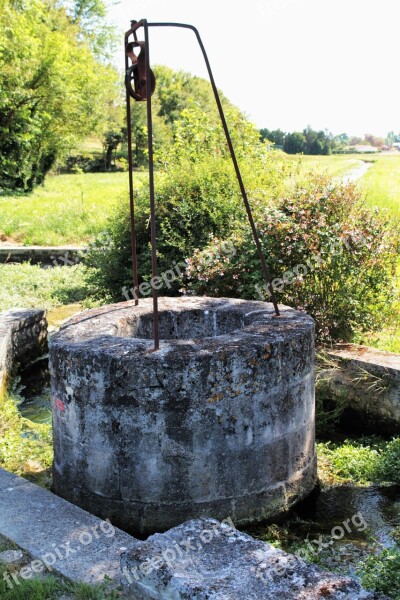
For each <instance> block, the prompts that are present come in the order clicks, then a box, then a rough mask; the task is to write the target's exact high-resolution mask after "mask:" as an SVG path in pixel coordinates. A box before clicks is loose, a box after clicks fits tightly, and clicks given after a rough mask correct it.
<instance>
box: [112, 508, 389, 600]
mask: <svg viewBox="0 0 400 600" xmlns="http://www.w3.org/2000/svg"><path fill="white" fill-rule="evenodd" d="M121 565H122V569H123V572H124V583H123V587H124V592H125V595H126V597H127V598H130V599H131V600H190V599H191V600H267V599H268V600H306V599H307V600H314V599H315V600H316V599H321V598H330V599H332V600H339V599H345V598H346V599H348V600H355V599H363V600H367V599H371V600H372V599H373V598H384V596H382V595H379V594H375V593H373V592H368V591H366V590H363V589H362V588H361V587H360V585H359V584H358V583H357V582H356V581H355V580H354V579H351V578H349V577H343V576H341V575H338V574H333V573H328V572H327V571H323V570H321V569H320V568H318V567H317V566H315V565H311V564H307V563H306V562H304V561H303V560H302V559H301V558H299V557H297V556H294V555H291V554H287V553H285V552H283V551H282V550H278V549H277V548H274V547H273V546H271V545H270V544H267V543H264V542H261V541H258V540H254V539H253V538H252V537H250V536H249V535H247V534H244V533H241V532H239V531H237V530H235V529H234V528H232V527H231V526H230V525H229V524H228V523H219V522H218V521H216V520H214V519H197V520H193V521H188V522H186V523H184V524H183V525H180V526H178V527H175V528H174V529H170V530H169V531H168V532H166V533H164V534H162V535H161V534H155V535H153V536H151V537H150V538H148V539H147V541H145V542H141V543H138V544H137V545H136V546H135V547H134V548H133V549H131V550H130V551H128V552H126V553H124V554H123V555H122V559H121Z"/></svg>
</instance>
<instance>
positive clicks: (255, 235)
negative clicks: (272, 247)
mask: <svg viewBox="0 0 400 600" xmlns="http://www.w3.org/2000/svg"><path fill="white" fill-rule="evenodd" d="M146 26H147V27H180V28H182V29H190V30H191V31H193V32H194V34H195V36H196V38H197V41H198V43H199V46H200V49H201V52H202V54H203V58H204V61H205V63H206V67H207V72H208V76H209V78H210V83H211V87H212V90H213V92H214V98H215V102H216V104H217V108H218V112H219V116H220V119H221V123H222V127H223V129H224V133H225V137H226V141H227V144H228V148H229V152H230V155H231V159H232V162H233V166H234V169H235V173H236V178H237V180H238V184H239V188H240V191H241V194H242V198H243V202H244V205H245V208H246V212H247V217H248V220H249V223H250V227H251V230H252V232H253V238H254V241H255V244H256V247H257V252H258V256H259V258H260V262H261V268H262V272H263V276H264V279H265V282H266V283H267V286H268V288H269V292H270V294H271V300H272V304H273V306H274V309H275V314H276V316H279V314H280V313H279V308H278V303H277V301H276V297H275V294H274V290H273V288H272V285H271V275H270V272H269V269H268V265H267V263H266V260H265V256H264V253H263V250H262V246H261V242H260V238H259V236H258V233H257V228H256V225H255V223H254V218H253V214H252V211H251V207H250V203H249V199H248V197H247V192H246V189H245V187H244V183H243V179H242V175H241V172H240V169H239V165H238V162H237V158H236V154H235V150H234V148H233V144H232V138H231V135H230V133H229V128H228V125H227V122H226V119H225V114H224V110H223V108H222V104H221V99H220V97H219V93H218V89H217V86H216V84H215V80H214V75H213V73H212V70H211V65H210V61H209V60H208V56H207V53H206V49H205V47H204V44H203V42H202V39H201V37H200V33H199V32H198V30H197V29H196V27H194V26H193V25H189V24H186V23H147V25H146Z"/></svg>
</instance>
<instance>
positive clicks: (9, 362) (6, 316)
mask: <svg viewBox="0 0 400 600" xmlns="http://www.w3.org/2000/svg"><path fill="white" fill-rule="evenodd" d="M46 344H47V321H46V311H45V310H41V309H23V308H21V309H18V308H16V309H12V310H8V311H4V312H2V313H0V396H1V393H2V390H3V389H4V387H5V385H6V383H7V381H6V380H7V377H8V375H9V374H10V372H11V371H12V370H13V368H14V365H15V364H16V363H18V362H25V361H29V362H31V361H33V360H34V359H35V358H37V357H38V356H40V355H41V354H42V353H43V352H44V350H45V348H46Z"/></svg>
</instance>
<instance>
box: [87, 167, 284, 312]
mask: <svg viewBox="0 0 400 600" xmlns="http://www.w3.org/2000/svg"><path fill="white" fill-rule="evenodd" d="M242 167H243V173H244V176H245V179H246V182H247V183H248V184H249V185H250V186H252V187H253V188H254V189H256V188H259V190H261V191H260V192H259V196H260V197H263V199H264V198H266V197H267V194H268V193H269V194H272V193H276V190H278V189H282V185H283V183H284V181H285V178H286V177H287V176H288V173H290V170H291V169H292V168H293V167H292V166H290V167H289V169H288V167H287V166H286V165H284V166H282V165H274V164H273V161H272V160H271V159H268V158H263V157H260V158H259V169H258V175H257V177H255V175H254V173H253V172H252V169H253V168H254V161H251V163H250V162H245V161H243V163H242ZM260 180H261V182H262V183H261V185H260ZM267 180H268V182H267ZM266 189H267V190H272V192H271V191H269V192H265V190H266ZM155 195H156V198H155V199H156V212H157V255H158V273H159V274H161V273H163V272H165V271H167V270H170V269H174V268H175V265H177V264H178V265H180V268H179V270H180V271H181V272H182V275H183V273H184V271H185V269H186V266H187V265H186V262H185V259H187V258H188V257H190V256H191V255H192V254H193V252H194V251H195V249H196V248H200V249H201V248H204V247H206V246H207V245H208V244H209V243H210V241H211V240H213V239H214V238H215V237H218V238H228V237H229V236H230V235H231V234H232V232H233V231H237V230H241V229H242V228H243V227H246V226H247V225H246V221H245V218H246V217H245V213H244V209H243V202H242V198H241V196H240V192H239V188H238V184H237V181H236V178H235V175H234V172H233V167H232V164H231V162H230V160H228V159H226V158H224V157H221V156H207V157H201V158H199V159H196V160H193V161H192V160H190V159H184V158H180V159H179V160H176V161H175V162H174V163H173V164H171V165H169V166H168V169H167V170H166V171H159V172H157V173H156V177H155ZM267 201H268V200H267ZM135 220H136V236H137V250H138V268H139V273H140V281H147V280H149V279H150V278H151V254H150V253H151V244H150V222H149V188H148V185H143V186H142V187H140V188H139V189H138V190H137V191H136V193H135ZM86 262H87V264H89V265H90V266H91V267H93V268H94V269H95V271H94V277H93V283H95V284H96V286H97V288H98V292H99V294H101V295H102V297H104V296H105V295H108V296H109V297H110V298H112V299H114V300H122V299H123V294H122V289H123V287H124V286H125V287H126V288H127V289H128V290H129V289H131V288H132V258H131V240H130V219H129V204H128V201H126V202H125V203H124V204H122V205H120V206H119V208H118V209H117V211H116V212H115V214H114V215H113V216H112V217H111V219H110V221H109V226H108V229H107V231H106V232H104V233H103V234H102V235H100V236H99V237H98V238H97V240H96V241H95V242H94V243H93V244H92V245H91V247H90V251H89V253H88V255H87V257H86ZM176 272H177V271H176ZM181 286H182V278H177V279H176V280H175V281H174V282H172V283H171V284H170V287H168V286H166V285H163V287H162V288H160V290H159V293H160V294H165V295H176V294H177V293H178V292H179V289H180V288H181Z"/></svg>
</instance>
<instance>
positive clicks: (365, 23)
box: [109, 0, 400, 136]
mask: <svg viewBox="0 0 400 600" xmlns="http://www.w3.org/2000/svg"><path fill="white" fill-rule="evenodd" d="M117 2H118V0H117ZM109 18H110V20H111V21H113V22H114V23H115V24H116V25H117V26H118V28H119V29H120V31H121V33H122V32H123V31H125V30H127V29H129V24H130V20H131V19H135V20H139V19H141V18H146V19H147V20H148V21H149V22H152V21H153V22H154V21H178V22H184V23H185V22H186V23H190V24H192V25H195V26H196V27H197V28H198V29H199V31H200V35H201V37H202V39H203V43H204V45H205V48H206V51H207V53H208V57H209V60H210V63H211V67H212V70H213V72H214V78H215V81H216V83H217V86H218V88H219V89H221V90H222V91H223V92H224V94H225V95H226V96H227V97H228V98H229V99H230V100H231V102H233V103H234V104H235V105H236V106H238V107H239V108H240V109H241V110H242V111H244V112H245V113H246V114H247V116H248V117H249V118H250V119H251V120H252V121H253V122H254V123H255V124H256V125H257V127H259V128H261V127H266V128H267V129H278V128H280V129H283V130H284V131H295V130H296V131H301V130H303V129H304V127H306V126H307V125H311V127H312V128H313V129H318V130H319V129H328V130H329V131H331V132H332V133H334V134H340V133H343V132H346V133H348V134H350V135H359V136H362V135H363V134H365V133H372V134H374V135H379V136H386V134H387V133H388V132H389V131H395V132H396V133H397V132H399V131H400V114H399V103H400V77H399V62H400V61H399V54H400V35H399V31H398V24H399V22H400V2H399V0H247V1H243V0H242V1H241V2H238V1H237V0H232V1H229V0H202V1H201V2H195V1H191V0H168V1H165V0H120V1H119V2H118V3H117V4H113V5H112V6H111V7H110V8H109ZM149 41H150V61H151V63H152V64H164V65H167V66H169V67H171V68H173V69H176V70H179V69H182V70H184V71H188V72H190V73H193V74H195V75H198V76H200V77H204V78H207V72H206V70H205V66H204V64H203V59H202V56H201V54H200V49H199V48H198V45H197V41H196V38H195V37H194V35H193V33H192V32H190V31H183V30H176V29H168V30H164V29H155V28H154V29H150V34H149ZM122 47H123V37H122V36H121V48H122ZM116 61H117V63H118V64H119V65H121V67H123V61H124V58H123V51H122V50H121V52H120V53H119V54H117V55H116Z"/></svg>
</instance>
